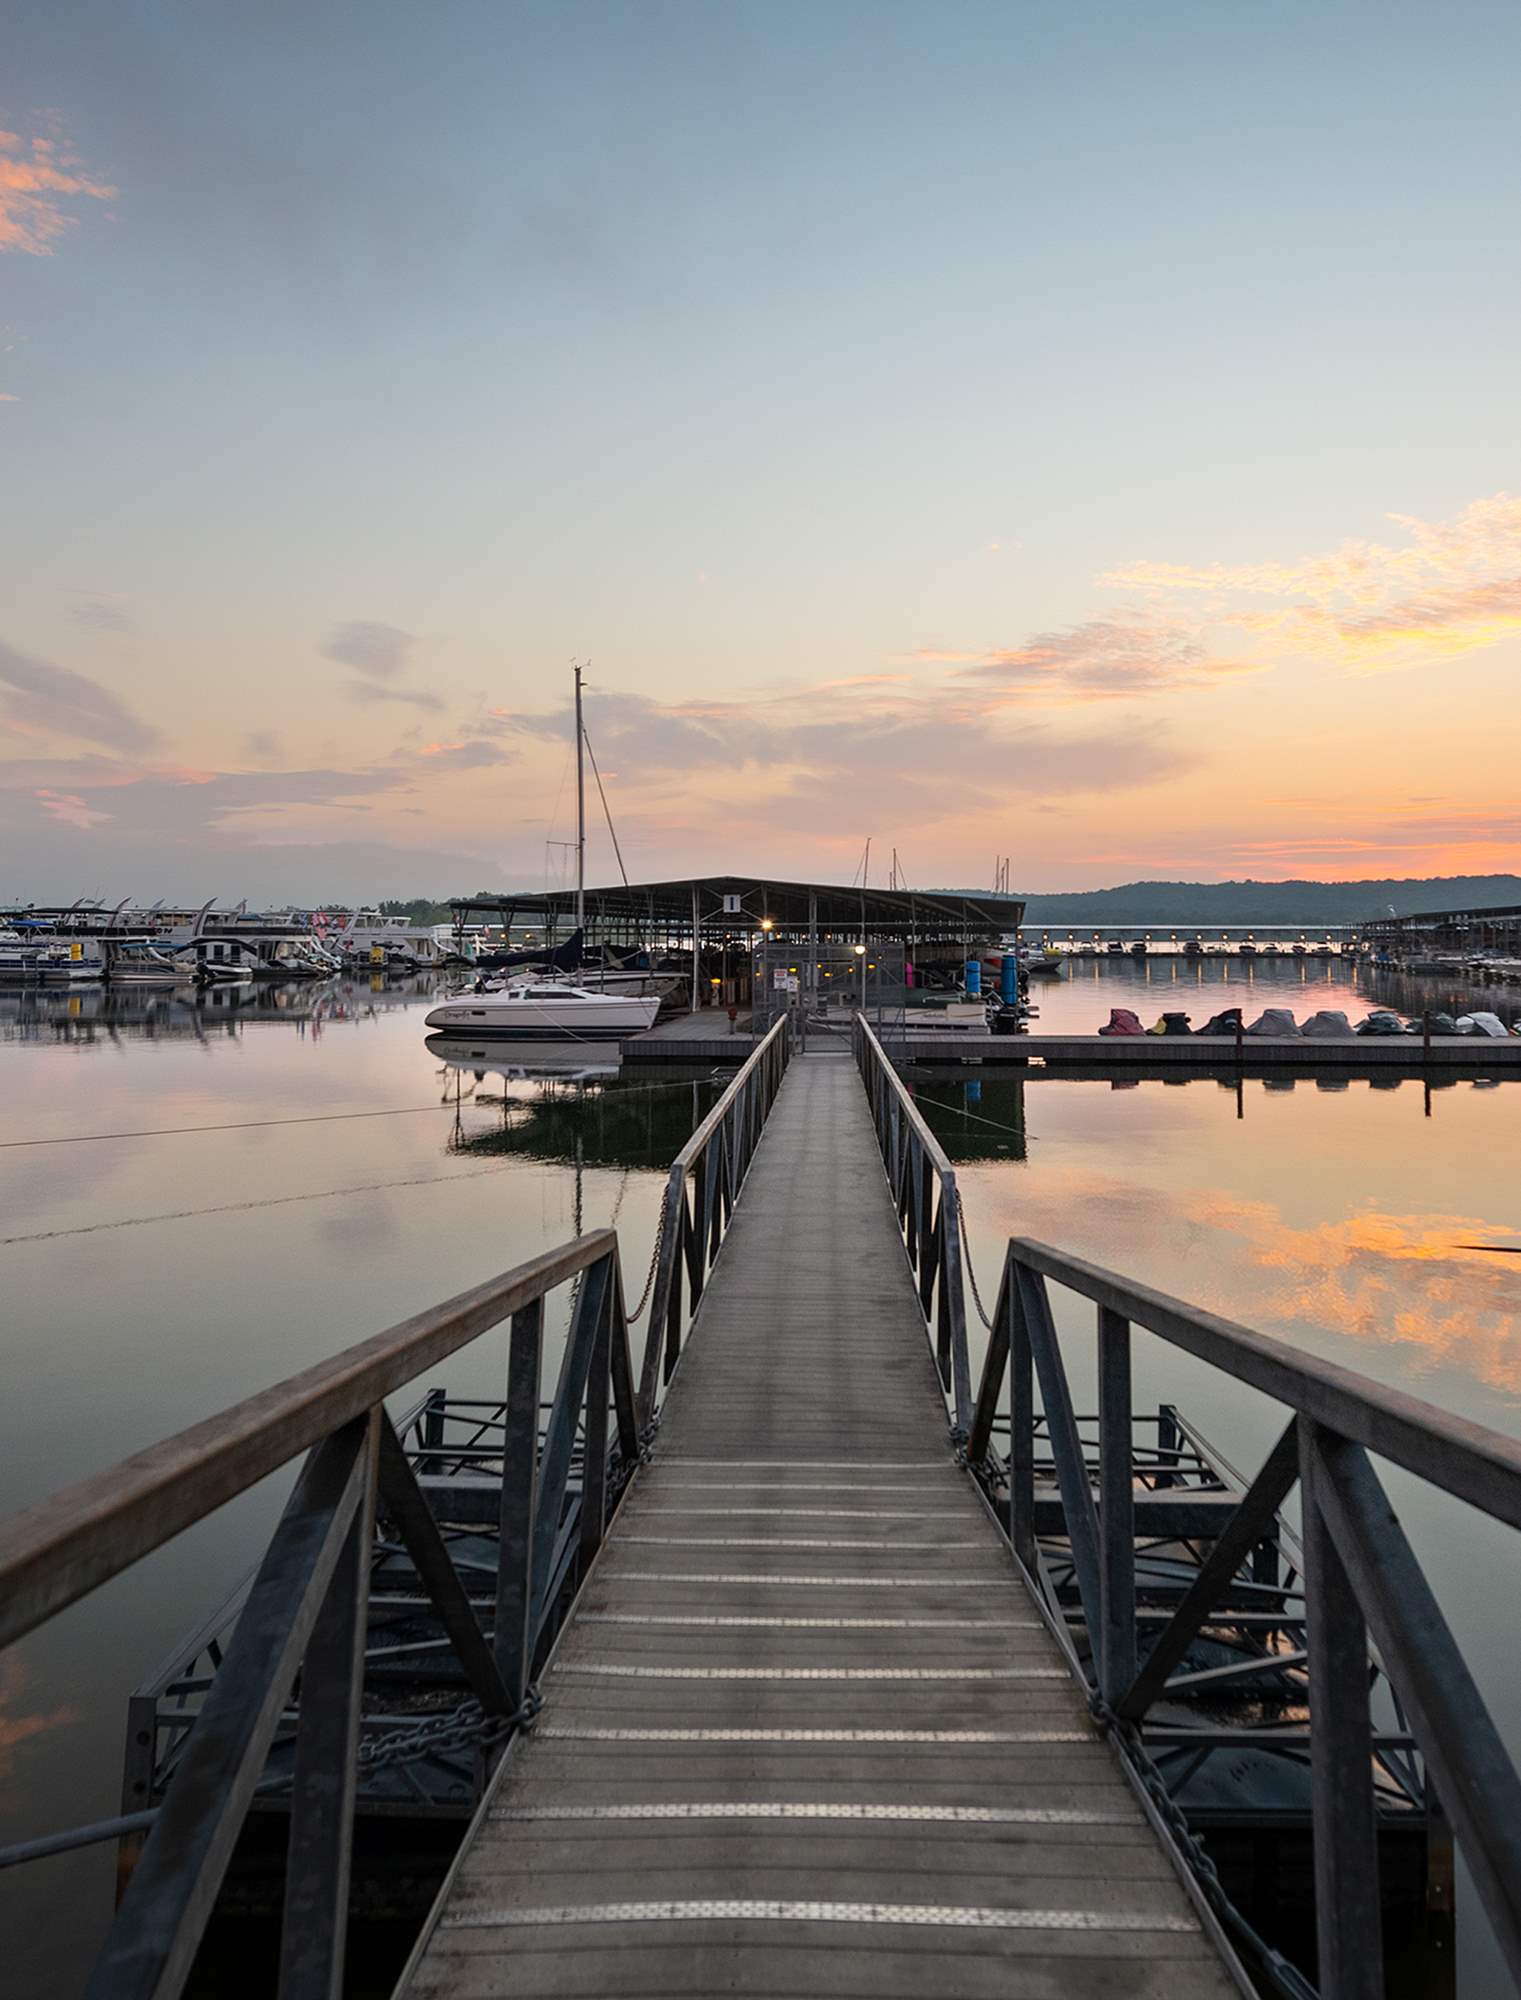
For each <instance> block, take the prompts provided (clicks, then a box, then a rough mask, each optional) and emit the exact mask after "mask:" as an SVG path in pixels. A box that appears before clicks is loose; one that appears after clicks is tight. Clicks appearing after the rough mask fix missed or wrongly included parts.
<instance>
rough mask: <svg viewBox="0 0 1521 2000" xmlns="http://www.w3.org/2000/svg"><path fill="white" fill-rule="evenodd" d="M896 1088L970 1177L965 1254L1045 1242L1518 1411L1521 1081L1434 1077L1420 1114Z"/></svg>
mask: <svg viewBox="0 0 1521 2000" xmlns="http://www.w3.org/2000/svg"><path fill="white" fill-rule="evenodd" d="M1115 1083H1118V1084H1123V1085H1124V1086H1125V1088H1123V1089H1122V1090H1117V1089H1115V1088H1114V1087H1113V1085H1114V1084H1115ZM912 1088H913V1092H914V1097H915V1101H916V1103H917V1104H918V1105H919V1107H920V1109H921V1110H922V1111H923V1113H924V1116H925V1118H926V1120H927V1121H928V1123H929V1124H930V1127H931V1129H932V1130H933V1131H934V1132H935V1135H936V1137H937V1138H938V1139H939V1140H940V1142H941V1144H942V1145H943V1146H944V1147H945V1149H946V1151H947V1152H948V1153H949V1154H950V1156H951V1158H952V1159H953V1160H954V1161H957V1162H958V1163H962V1164H964V1165H965V1166H966V1167H967V1168H968V1169H969V1171H967V1172H965V1173H963V1175H962V1177H961V1185H962V1189H963V1193H964V1196H965V1198H966V1200H967V1203H968V1207H969V1210H971V1211H974V1212H975V1215H976V1239H975V1240H976V1241H977V1242H978V1243H979V1244H981V1243H986V1244H988V1245H989V1246H990V1247H991V1245H992V1243H993V1242H995V1241H996V1240H997V1239H998V1237H1000V1236H1008V1235H1022V1236H1035V1237H1041V1238H1044V1239H1046V1240H1048V1241H1050V1242H1054V1243H1059V1244H1061V1245H1062V1246H1063V1247H1064V1248H1067V1249H1070V1250H1073V1251H1075V1252H1076V1253H1077V1254H1078V1255H1082V1256H1090V1257H1092V1258H1094V1259H1095V1261H1097V1262H1100V1263H1105V1264H1109V1265H1112V1266H1113V1267H1115V1268H1116V1269H1119V1270H1121V1271H1124V1272H1126V1273H1127V1274H1129V1275H1132V1276H1134V1277H1136V1278H1139V1279H1141V1280H1143V1281H1144V1282H1147V1283H1150V1284H1154V1285H1157V1286H1158V1287H1159V1288H1161V1289H1162V1290H1164V1291H1170V1292H1175V1293H1179V1294H1182V1295H1183V1296H1185V1297H1187V1298H1189V1299H1191V1300H1193V1301H1195V1302H1196V1303H1197V1304H1199V1305H1202V1306H1206V1307H1208V1308H1209V1309H1210V1310H1212V1311H1215V1312H1219V1313H1221V1314H1223V1315H1225V1316H1226V1317H1229V1318H1232V1319H1237V1320H1245V1321H1247V1322H1248V1323H1250V1324H1252V1325H1254V1326H1258V1327H1260V1328H1261V1329H1262V1330H1263V1331H1265V1332H1269V1333H1277V1334H1280V1335H1282V1336H1284V1337H1286V1338H1291V1339H1293V1340H1295V1341H1296V1342H1297V1343H1299V1344H1301V1345H1305V1346H1310V1347H1315V1348H1318V1349H1320V1350H1321V1351H1325V1352H1331V1351H1333V1350H1334V1347H1335V1344H1336V1342H1337V1341H1348V1342H1355V1343H1357V1345H1358V1347H1359V1348H1363V1349H1367V1350H1369V1353H1368V1354H1367V1355H1365V1356H1361V1355H1346V1354H1343V1355H1341V1356H1339V1357H1338V1358H1341V1359H1344V1360H1348V1361H1350V1362H1351V1364H1352V1365H1354V1366H1362V1367H1367V1366H1368V1365H1369V1362H1370V1360H1371V1361H1372V1362H1373V1364H1374V1366H1373V1372H1376V1373H1379V1374H1382V1375H1383V1376H1384V1377H1385V1378H1386V1379H1391V1378H1392V1379H1395V1380H1405V1381H1407V1382H1409V1384H1410V1385H1411V1386H1412V1387H1414V1386H1416V1385H1417V1384H1418V1383H1420V1382H1421V1379H1422V1378H1424V1377H1427V1376H1429V1375H1430V1374H1431V1373H1432V1372H1433V1371H1435V1370H1438V1369H1440V1370H1442V1371H1444V1372H1447V1373H1451V1374H1455V1375H1456V1376H1457V1377H1459V1378H1460V1379H1462V1378H1466V1380H1467V1381H1468V1383H1469V1384H1470V1385H1472V1387H1473V1389H1474V1390H1475V1391H1478V1392H1482V1391H1499V1392H1501V1393H1503V1394H1504V1395H1505V1396H1507V1397H1517V1398H1521V1259H1518V1258H1516V1257H1513V1256H1510V1255H1507V1254H1505V1253H1506V1252H1507V1251H1511V1250H1521V1229H1518V1227H1517V1226H1516V1224H1515V1220H1514V1218H1515V1203H1514V1193H1513V1190H1514V1186H1515V1176H1516V1171H1517V1169H1518V1167H1521V1140H1518V1137H1517V1130H1518V1127H1517V1120H1516V1114H1517V1112H1521V1082H1505V1083H1500V1082H1498V1081H1483V1082H1470V1081H1468V1080H1466V1079H1457V1078H1448V1079H1444V1080H1443V1083H1442V1085H1441V1087H1440V1088H1441V1096H1442V1100H1443V1101H1442V1102H1441V1105H1440V1110H1439V1113H1438V1114H1437V1115H1434V1116H1433V1117H1432V1118H1431V1119H1430V1120H1429V1121H1428V1120H1427V1119H1426V1118H1425V1117H1423V1115H1422V1114H1423V1112H1424V1111H1426V1110H1427V1109H1430V1108H1431V1107H1430V1104H1429V1100H1428V1099H1427V1098H1426V1095H1425V1093H1424V1091H1423V1088H1422V1085H1421V1082H1420V1080H1419V1079H1399V1078H1383V1077H1377V1078H1372V1079H1368V1080H1366V1081H1364V1080H1358V1079H1355V1078H1348V1077H1345V1076H1341V1077H1334V1078H1332V1077H1324V1076H1316V1077H1313V1078H1300V1079H1295V1078H1292V1077H1276V1076H1275V1077H1269V1078H1264V1079H1262V1080H1261V1081H1256V1082H1254V1081H1251V1080H1241V1079H1224V1078H1221V1079H1214V1078H1190V1079H1186V1080H1174V1081H1173V1082H1172V1083H1171V1085H1169V1084H1163V1083H1160V1082H1143V1081H1135V1080H1131V1079H1114V1080H1110V1079H1099V1078H1089V1079H1087V1080H1085V1081H1082V1082H1077V1081H1066V1080H1057V1079H1047V1078H1044V1077H1039V1076H1032V1077H1029V1078H1025V1077H1014V1076H995V1075H993V1074H992V1073H991V1072H985V1073H984V1075H983V1076H982V1077H980V1078H977V1079H975V1080H969V1079H966V1077H965V1075H964V1073H962V1074H961V1075H959V1076H958V1075H957V1073H955V1072H945V1071H941V1072H938V1073H933V1074H930V1073H925V1072H920V1073H919V1074H918V1075H917V1076H916V1078H915V1080H914V1082H913V1085H912ZM1497 1093H1498V1096H1497ZM1291 1098H1292V1099H1294V1100H1295V1101H1294V1102H1286V1101H1285V1100H1287V1099H1291ZM1002 1168H1009V1169H1018V1171H1010V1172H1007V1173H1005V1172H1002V1171H1000V1169H1002ZM984 1169H985V1171H983V1170H984ZM1424 1392H1425V1393H1428V1394H1430V1393H1433V1392H1432V1391H1431V1390H1430V1388H1429V1385H1427V1386H1426V1387H1425V1391H1424ZM1442 1399H1443V1400H1450V1399H1451V1398H1450V1392H1444V1394H1443V1398H1442ZM1476 1403H1477V1407H1478V1408H1480V1409H1483V1413H1484V1414H1485V1415H1486V1417H1487V1419H1488V1420H1489V1421H1492V1422H1493V1421H1501V1419H1498V1418H1497V1417H1496V1416H1495V1414H1494V1412H1493V1411H1492V1410H1490V1409H1488V1408H1487V1407H1485V1406H1484V1405H1483V1404H1482V1402H1480V1401H1478V1399H1477V1398H1476ZM1510 1427H1512V1428H1516V1429H1521V1403H1518V1406H1517V1409H1516V1413H1515V1414H1514V1416H1513V1417H1512V1419H1511V1424H1510Z"/></svg>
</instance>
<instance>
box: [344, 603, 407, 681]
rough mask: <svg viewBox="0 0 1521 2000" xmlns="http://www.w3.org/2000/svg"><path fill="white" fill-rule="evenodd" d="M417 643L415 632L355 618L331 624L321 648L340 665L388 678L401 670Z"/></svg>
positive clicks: (380, 677)
mask: <svg viewBox="0 0 1521 2000" xmlns="http://www.w3.org/2000/svg"><path fill="white" fill-rule="evenodd" d="M416 644H417V637H416V635H415V633H412V632H403V631H402V629H401V627H400V626H399V625H380V624H377V623H375V622H374V621H373V620H371V619H367V618H354V619H351V620H349V622H348V623H347V624H344V625H335V626H334V627H333V629H332V631H331V632H329V633H328V635H327V637H326V639H324V640H323V642H322V651H323V652H324V653H325V654H326V656H327V657H328V659H330V660H337V661H338V663H339V664H340V666H345V667H353V668H355V670H356V671H357V672H359V673H361V674H368V675H369V676H370V677H371V679H373V680H378V681H388V680H392V679H394V678H395V676H396V675H397V674H399V673H400V672H401V670H402V668H403V667H404V666H405V665H406V663H407V660H408V658H409V656H410V654H411V652H412V649H413V647H414V646H415V645H416Z"/></svg>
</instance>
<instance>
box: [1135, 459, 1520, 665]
mask: <svg viewBox="0 0 1521 2000" xmlns="http://www.w3.org/2000/svg"><path fill="white" fill-rule="evenodd" d="M1389 519H1390V520H1391V521H1392V522H1393V524H1394V525H1395V527H1397V528H1399V529H1401V530H1403V531H1404V533H1405V535H1406V537H1407V539H1406V541H1405V542H1404V543H1403V544H1393V543H1383V542H1371V541H1361V540H1354V541H1347V542H1343V543H1342V544H1341V546H1340V547H1339V548H1337V549H1333V550H1331V551H1330V552H1328V553H1327V554H1324V555H1316V556H1304V557H1301V558H1300V559H1298V560H1297V561H1294V562H1273V561H1269V562H1260V563H1208V564H1204V565H1202V566H1191V565H1189V564H1186V563H1165V562H1135V563H1125V564H1122V565H1121V566H1120V567H1119V568H1118V569H1114V570H1110V571H1109V572H1108V573H1107V574H1106V575H1104V576H1103V577H1101V578H1100V579H1099V581H1100V582H1101V583H1104V584H1107V585H1112V586H1115V587H1118V588H1122V589H1129V590H1137V589H1138V590H1142V591H1144V592H1146V593H1147V594H1148V595H1149V596H1151V597H1153V598H1165V597H1168V596H1173V595H1183V596H1190V597H1192V598H1194V599H1196V600H1197V601H1198V602H1199V603H1200V605H1201V610H1202V611H1203V613H1204V614H1205V615H1206V616H1207V617H1209V618H1210V619H1211V620H1212V622H1215V623H1220V624H1226V625H1230V626H1233V627H1235V628H1236V629H1238V630H1241V631H1247V632H1253V633H1257V634H1260V635H1263V636H1267V637H1272V636H1275V635H1276V636H1279V637H1281V638H1282V639H1284V640H1286V641H1287V642H1288V643H1289V644H1290V645H1291V646H1292V647H1293V649H1294V650H1295V651H1297V652H1300V653H1304V654H1307V655H1309V656H1310V657H1313V658H1330V659H1332V660H1334V661H1336V662H1339V663H1341V664H1344V665H1347V666H1350V667H1352V668H1354V669H1358V670H1362V671H1375V670H1380V669H1387V668H1398V667H1404V666H1414V665H1416V664H1418V663H1419V662H1421V661H1422V660H1431V659H1441V658H1450V657H1452V656H1453V655H1455V654H1461V653H1467V652H1472V651H1475V650H1476V649H1478V648H1480V647H1484V646H1493V645H1495V644H1497V643H1498V642H1499V641H1500V640H1502V639H1505V638H1509V637H1512V636H1513V635H1514V634H1516V633H1517V632H1521V499H1517V498H1515V497H1514V496H1512V495H1511V494H1508V493H1496V494H1492V495H1490V496H1489V497H1488V498H1485V499H1481V500H1475V501H1473V502H1472V503H1471V504H1470V505H1469V506H1467V507H1465V508H1464V509H1463V510H1462V512H1461V513H1459V514H1457V515H1455V516H1454V517H1453V519H1451V520H1450V521H1421V520H1418V519H1416V518H1415V517H1414V516H1411V515H1406V514H1391V515H1390V516H1389ZM1242 597H1246V598H1251V597H1267V598H1277V599H1279V600H1281V602H1280V604H1279V606H1278V607H1277V608H1275V609H1272V610H1266V611H1262V610H1253V609H1250V608H1246V607H1243V606H1241V605H1239V604H1238V603H1237V602H1236V600H1237V599H1239V598H1242Z"/></svg>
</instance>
